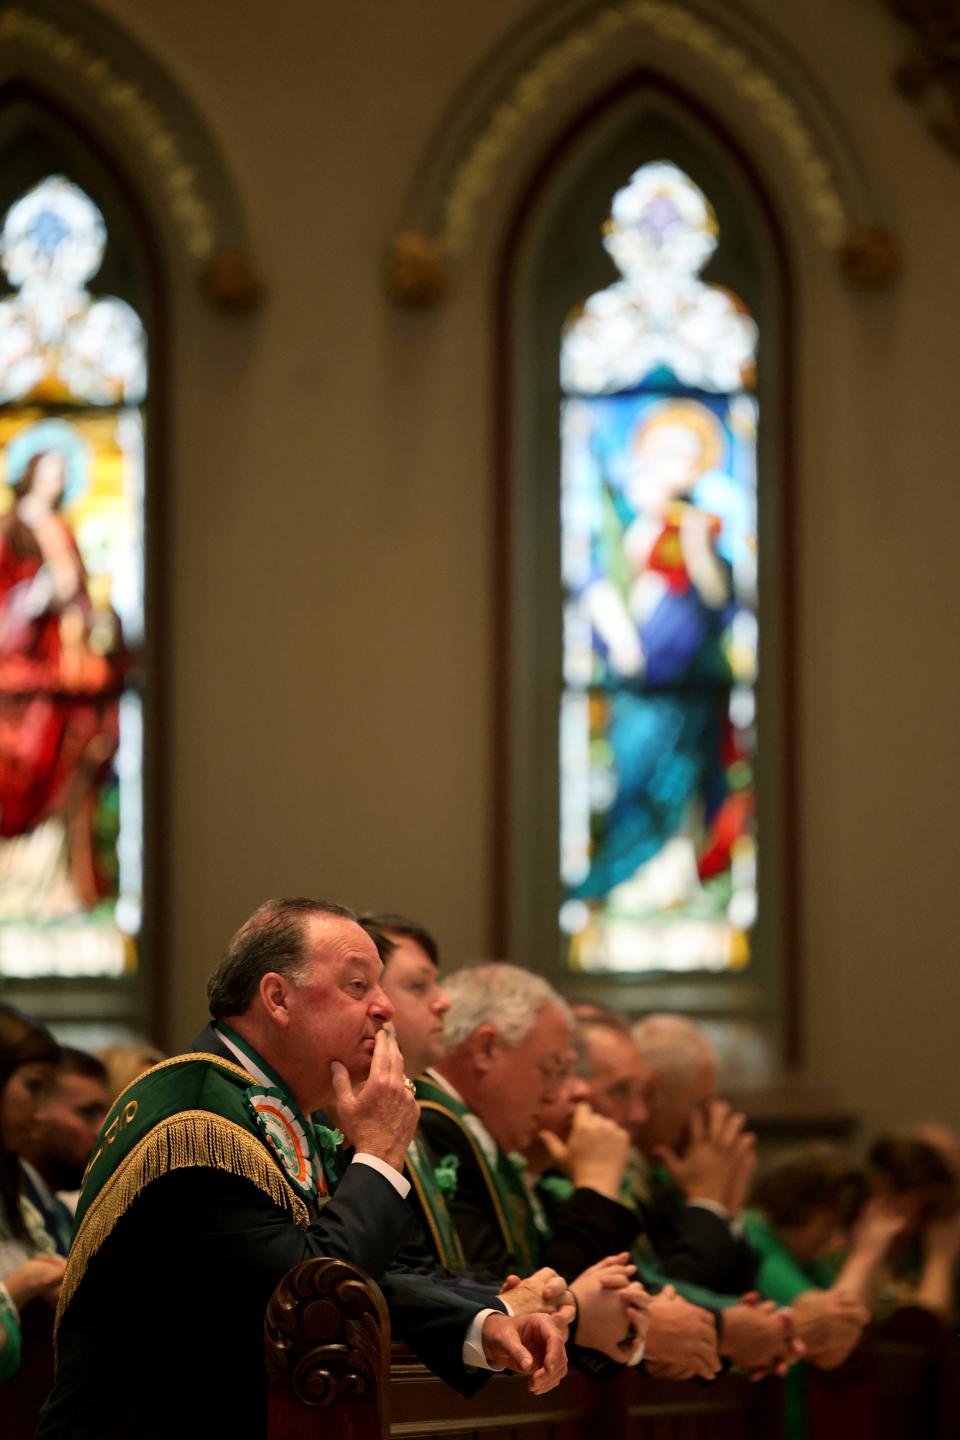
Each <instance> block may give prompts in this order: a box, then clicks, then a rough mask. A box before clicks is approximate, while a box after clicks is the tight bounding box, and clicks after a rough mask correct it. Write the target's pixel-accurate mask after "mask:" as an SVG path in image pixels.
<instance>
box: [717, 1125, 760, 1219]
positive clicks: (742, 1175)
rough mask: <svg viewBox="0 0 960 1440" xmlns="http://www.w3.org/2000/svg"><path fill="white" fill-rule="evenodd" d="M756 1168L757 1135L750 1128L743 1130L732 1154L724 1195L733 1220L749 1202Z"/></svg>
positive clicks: (724, 1200)
mask: <svg viewBox="0 0 960 1440" xmlns="http://www.w3.org/2000/svg"><path fill="white" fill-rule="evenodd" d="M756 1170H757V1137H756V1136H755V1135H754V1134H753V1132H752V1131H750V1130H741V1132H740V1135H739V1138H738V1139H737V1143H736V1145H735V1146H734V1147H733V1151H732V1154H731V1156H730V1168H729V1170H728V1172H727V1189H726V1193H725V1194H724V1197H723V1203H724V1205H725V1206H726V1207H727V1213H728V1214H729V1216H730V1219H731V1220H735V1219H736V1217H737V1216H738V1215H739V1214H740V1211H741V1210H742V1209H743V1207H744V1205H745V1204H746V1203H747V1196H748V1195H749V1194H750V1187H751V1185H752V1184H753V1177H754V1175H755V1174H756Z"/></svg>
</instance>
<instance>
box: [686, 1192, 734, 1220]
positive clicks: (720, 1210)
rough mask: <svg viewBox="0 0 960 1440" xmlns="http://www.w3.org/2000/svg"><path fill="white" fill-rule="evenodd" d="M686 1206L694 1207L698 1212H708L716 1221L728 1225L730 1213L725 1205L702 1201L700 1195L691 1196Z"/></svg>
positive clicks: (718, 1202) (717, 1202) (714, 1201)
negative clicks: (722, 1221)
mask: <svg viewBox="0 0 960 1440" xmlns="http://www.w3.org/2000/svg"><path fill="white" fill-rule="evenodd" d="M687 1204H688V1205H695V1206H696V1207H697V1209H698V1210H710V1211H711V1212H712V1213H713V1214H714V1215H716V1217H717V1219H718V1220H725V1221H726V1222H727V1224H729V1223H730V1211H729V1210H728V1209H727V1207H726V1205H721V1204H720V1201H719V1200H704V1198H703V1196H702V1195H692V1196H691V1197H690V1199H689V1200H688V1201H687Z"/></svg>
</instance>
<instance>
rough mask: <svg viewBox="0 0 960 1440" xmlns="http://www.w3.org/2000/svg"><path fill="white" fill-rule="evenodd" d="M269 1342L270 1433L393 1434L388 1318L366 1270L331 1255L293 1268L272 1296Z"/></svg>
mask: <svg viewBox="0 0 960 1440" xmlns="http://www.w3.org/2000/svg"><path fill="white" fill-rule="evenodd" d="M264 1342H265V1353H266V1365H267V1381H268V1424H267V1435H268V1440H316V1437H317V1436H319V1435H331V1436H332V1435H334V1434H335V1435H336V1436H337V1437H338V1440H384V1437H386V1436H387V1435H388V1434H389V1422H388V1417H387V1406H386V1400H387V1385H388V1383H389V1378H390V1317H389V1315H388V1314H387V1307H386V1304H385V1302H384V1299H383V1296H382V1295H381V1293H380V1290H379V1287H378V1286H377V1285H376V1284H374V1282H373V1281H372V1280H371V1279H370V1278H369V1277H368V1276H367V1275H365V1274H364V1273H363V1271H362V1270H358V1269H357V1267H356V1266H355V1265H350V1264H348V1263H347V1261H345V1260H326V1259H319V1260H306V1261H304V1263H303V1264H302V1265H298V1266H297V1267H296V1269H294V1270H291V1271H290V1273H289V1274H288V1275H285V1276H284V1278H283V1279H282V1280H281V1282H280V1284H279V1285H278V1286H277V1288H276V1290H275V1291H274V1292H273V1295H272V1296H271V1299H270V1304H269V1305H268V1307H267V1315H266V1320H265V1322H264ZM332 1412H335V1415H336V1419H335V1422H334V1419H333V1413H332Z"/></svg>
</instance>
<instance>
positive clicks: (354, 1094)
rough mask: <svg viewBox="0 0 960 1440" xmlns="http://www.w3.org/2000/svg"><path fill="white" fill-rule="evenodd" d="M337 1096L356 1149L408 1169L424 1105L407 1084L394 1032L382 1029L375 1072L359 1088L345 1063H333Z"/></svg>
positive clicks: (372, 1067) (339, 1112)
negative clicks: (408, 1155)
mask: <svg viewBox="0 0 960 1440" xmlns="http://www.w3.org/2000/svg"><path fill="white" fill-rule="evenodd" d="M330 1073H331V1075H332V1077H333V1088H334V1091H335V1092H336V1096H337V1122H338V1124H339V1126H340V1129H341V1130H342V1131H343V1133H344V1135H345V1136H346V1137H347V1139H348V1140H349V1141H350V1144H351V1145H352V1146H353V1147H354V1149H355V1150H362V1151H364V1152H365V1153H366V1154H367V1155H375V1156H376V1157H377V1158H378V1159H379V1160H385V1161H386V1163H387V1164H388V1165H392V1166H393V1168H394V1170H402V1169H403V1161H404V1156H405V1155H406V1153H407V1146H408V1145H409V1144H410V1141H411V1140H412V1139H413V1137H414V1134H415V1133H416V1129H417V1122H418V1120H419V1119H420V1106H419V1105H418V1104H417V1102H416V1100H415V1098H414V1095H413V1091H412V1090H410V1089H409V1088H408V1087H407V1086H406V1085H405V1084H404V1074H403V1056H402V1055H401V1053H400V1047H399V1045H398V1044H397V1042H396V1039H395V1038H394V1036H393V1034H392V1033H391V1032H389V1031H387V1030H385V1029H384V1030H380V1031H378V1032H377V1039H376V1044H375V1045H374V1049H373V1059H372V1060H371V1061H370V1073H369V1075H368V1076H367V1078H366V1080H364V1082H363V1084H362V1085H360V1086H359V1087H358V1089H357V1090H356V1091H354V1090H353V1088H352V1086H351V1084H350V1076H349V1074H348V1073H347V1069H346V1066H344V1065H341V1064H340V1061H339V1060H334V1062H333V1064H332V1065H331V1066H330Z"/></svg>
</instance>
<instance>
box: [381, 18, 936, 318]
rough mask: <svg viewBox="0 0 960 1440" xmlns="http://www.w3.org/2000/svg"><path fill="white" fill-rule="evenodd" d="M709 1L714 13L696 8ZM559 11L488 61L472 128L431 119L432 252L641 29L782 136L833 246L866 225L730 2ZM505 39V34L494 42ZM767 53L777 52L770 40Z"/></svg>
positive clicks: (807, 111) (466, 104)
mask: <svg viewBox="0 0 960 1440" xmlns="http://www.w3.org/2000/svg"><path fill="white" fill-rule="evenodd" d="M905 3H909V0H905ZM916 3H918V4H919V3H921V0H916ZM958 3H960V0H958ZM711 8H712V10H713V11H714V12H715V13H713V14H709V15H705V14H703V13H698V11H703V10H707V11H710V10H711ZM565 11H566V14H567V16H568V17H569V23H568V24H567V26H566V28H565V29H563V28H562V27H560V25H559V21H558V20H556V19H555V21H554V23H553V26H552V28H550V29H548V28H547V27H548V22H547V21H546V20H545V21H544V32H543V45H542V48H540V49H539V51H537V50H536V48H535V46H532V45H531V43H530V37H529V33H525V34H524V35H522V36H521V37H520V39H519V40H518V42H517V43H518V47H519V46H520V45H521V43H522V44H524V45H525V46H526V50H525V53H524V55H523V63H522V64H518V65H517V66H514V67H513V68H512V69H511V67H510V65H509V61H508V62H501V66H500V71H501V73H500V75H499V77H498V79H497V82H496V84H494V83H493V82H491V81H490V80H489V70H490V68H491V66H488V67H487V68H486V70H484V69H483V68H482V67H481V70H480V71H479V72H478V76H479V77H480V78H479V79H478V81H477V84H478V87H480V86H481V85H485V86H486V90H485V92H484V95H483V100H482V105H481V108H480V111H479V113H478V114H476V115H475V116H474V119H473V125H472V128H471V129H470V130H469V131H467V130H466V128H465V126H464V125H463V124H461V127H460V133H459V135H458V134H456V133H454V132H455V131H456V126H454V125H451V124H448V123H447V122H446V120H445V121H444V123H443V124H442V125H441V126H440V127H439V128H438V132H437V167H436V170H435V173H434V176H433V183H432V185H431V184H430V183H426V184H425V183H424V182H423V178H422V175H421V177H419V191H420V193H419V196H418V197H417V198H416V199H413V200H412V201H411V204H410V205H408V210H407V217H406V218H407V220H408V222H409V227H408V226H407V225H405V226H404V230H405V231H406V229H407V228H409V229H410V230H415V231H417V232H418V234H419V235H420V237H421V243H424V242H427V243H429V244H432V245H433V246H434V247H435V248H436V251H437V253H438V256H440V257H446V258H447V259H448V260H449V261H450V262H453V263H455V262H457V261H460V260H462V259H463V258H465V257H466V255H467V254H468V252H469V250H470V248H471V246H472V244H473V242H474V240H475V237H476V234H477V231H478V229H479V228H480V225H481V224H482V221H483V217H484V215H485V213H486V210H487V208H488V202H489V201H490V198H491V196H493V195H495V194H496V192H497V188H498V186H499V185H500V184H501V182H502V177H503V173H504V171H505V170H506V168H507V166H508V165H509V164H510V163H511V161H512V159H513V157H514V156H515V155H516V153H517V151H518V149H519V148H520V147H521V145H522V142H523V141H524V139H525V138H526V136H527V134H528V132H529V131H530V130H531V128H532V127H533V125H534V124H535V123H536V122H537V121H538V119H539V118H540V117H541V116H542V114H543V113H544V112H546V111H547V110H548V109H549V107H550V106H551V105H553V104H556V103H558V102H561V101H562V98H563V95H564V91H565V88H566V87H568V86H569V84H570V82H571V81H572V80H573V78H574V77H575V76H576V75H577V74H578V73H579V72H580V71H581V70H582V68H583V67H584V65H587V64H589V63H590V62H591V61H596V60H599V59H602V58H603V57H604V56H605V55H607V54H608V52H610V51H611V50H612V49H613V48H614V47H617V46H619V47H621V49H622V48H623V47H625V46H626V45H628V43H629V42H630V40H631V38H633V37H635V36H642V35H644V34H646V35H648V36H652V37H654V38H656V40H658V41H659V42H666V44H667V45H668V46H669V47H675V48H676V50H677V52H678V53H680V52H686V53H687V55H688V56H689V55H693V56H694V57H695V59H696V60H697V61H699V62H702V63H703V65H704V66H706V67H709V68H710V69H711V70H713V71H714V72H716V73H718V74H719V75H721V76H722V77H723V78H724V79H725V80H726V82H727V83H728V84H729V86H730V87H731V89H732V90H733V91H734V92H735V93H736V95H737V96H738V97H739V98H740V99H741V100H742V101H743V102H745V103H746V104H747V106H748V107H749V108H750V110H751V111H752V112H753V115H754V116H755V118H756V121H757V123H758V125H760V126H762V127H763V128H764V129H765V130H766V131H767V132H769V134H770V135H771V136H772V137H773V138H774V140H775V141H776V142H777V144H778V146H779V148H780V151H781V153H782V155H783V161H784V165H785V166H786V167H787V168H788V169H789V171H790V173H791V174H792V176H793V178H794V181H795V184H796V187H797V190H798V193H799V195H800V197H801V200H802V203H803V205H804V208H805V209H806V212H807V214H808V216H809V218H810V221H811V225H812V228H813V231H814V233H815V234H816V236H817V238H818V240H819V241H820V243H821V244H822V245H824V246H825V247H826V248H827V249H829V250H832V251H833V252H835V253H836V254H838V255H839V254H840V253H841V251H843V249H844V247H845V246H846V244H847V237H848V236H849V235H850V234H851V232H853V231H855V230H857V229H858V228H859V227H860V224H861V220H862V212H863V208H864V198H863V195H862V193H855V192H857V191H858V190H859V191H862V189H863V187H862V186H858V185H857V184H856V183H851V181H850V174H851V172H852V167H851V165H850V164H849V163H847V162H846V161H845V162H844V166H843V167H840V168H845V172H846V173H845V174H844V175H843V176H842V177H841V176H840V175H839V174H838V173H837V172H838V166H837V165H836V164H834V163H833V159H832V157H831V154H830V148H829V145H828V144H826V143H825V141H824V138H823V135H824V129H825V127H826V125H827V121H826V120H825V119H824V114H825V110H824V107H823V106H822V105H819V106H818V105H817V104H815V103H813V102H812V101H810V100H809V97H808V96H807V95H805V94H804V93H802V87H801V86H799V85H798V86H797V87H796V93H794V90H793V89H792V88H791V87H790V85H789V84H788V83H787V82H786V81H785V80H784V79H782V78H781V76H780V74H778V73H777V67H776V66H775V64H774V63H773V62H772V61H768V60H766V59H765V58H764V57H763V55H762V53H761V52H762V51H763V46H762V45H760V44H757V45H756V46H755V47H753V48H752V47H751V44H750V42H749V37H748V36H747V35H746V33H745V32H744V27H743V24H742V23H741V24H740V26H739V33H738V32H737V31H736V30H734V29H733V28H728V26H727V24H726V21H727V19H728V15H729V12H728V11H727V10H726V9H725V7H723V6H719V7H718V6H711V0H687V3H680V0H619V3H617V0H609V3H606V4H603V5H602V6H599V7H598V6H597V5H596V4H595V3H592V4H589V5H587V4H579V5H578V4H577V0H569V3H567V4H566V6H565ZM529 28H530V27H528V31H529ZM508 48H509V37H508V39H507V41H506V42H505V43H504V45H503V46H501V51H504V50H507V49H508ZM767 52H768V53H772V52H771V51H770V46H769V44H767ZM495 60H496V57H494V61H492V62H491V65H493V64H494V63H495ZM467 89H468V90H469V82H468V87H467ZM471 98H472V99H473V100H474V105H476V97H471V96H470V95H469V94H466V93H465V94H464V96H463V97H462V104H461V106H460V108H461V110H462V111H463V112H464V113H469V111H470V102H471ZM458 99H459V97H458ZM454 109H456V105H455V107H454ZM451 136H452V138H451ZM835 148H836V147H835ZM867 203H869V202H867ZM404 238H405V236H401V237H400V239H401V240H402V239H404ZM397 243H398V244H399V243H400V241H399V240H398V242H397ZM434 263H437V262H436V261H435V262H434ZM891 273H892V272H891ZM888 278H889V276H888ZM390 288H391V293H392V294H394V295H395V297H396V298H398V299H403V300H404V301H405V302H406V303H420V304H425V303H431V304H434V303H436V299H437V297H436V295H433V294H431V295H430V296H429V298H428V297H427V295H426V294H425V293H424V294H423V295H418V294H417V292H416V288H415V287H414V288H412V289H408V290H405V291H403V292H398V291H397V290H396V289H395V288H394V287H393V286H392V285H391V287H390Z"/></svg>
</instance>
